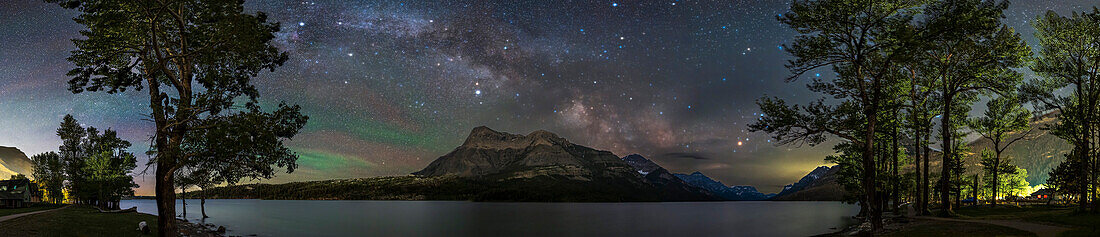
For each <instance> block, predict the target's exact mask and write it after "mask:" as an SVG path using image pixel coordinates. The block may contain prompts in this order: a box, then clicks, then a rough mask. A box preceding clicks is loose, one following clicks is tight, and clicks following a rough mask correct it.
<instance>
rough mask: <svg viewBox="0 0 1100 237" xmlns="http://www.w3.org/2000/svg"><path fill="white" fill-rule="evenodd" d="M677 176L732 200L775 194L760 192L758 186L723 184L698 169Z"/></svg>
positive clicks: (754, 198) (759, 198)
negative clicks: (757, 189)
mask: <svg viewBox="0 0 1100 237" xmlns="http://www.w3.org/2000/svg"><path fill="white" fill-rule="evenodd" d="M676 177H677V178H680V179H682V180H684V181H686V182H687V183H690V184H692V185H694V186H696V187H700V188H703V189H706V190H709V191H711V192H713V193H715V194H717V195H718V196H720V197H722V198H723V199H726V200H731V201H759V200H765V199H768V198H771V197H772V196H775V194H774V193H771V194H763V193H760V192H759V191H756V187H753V186H726V185H725V184H722V182H718V181H716V180H714V179H711V178H710V177H707V176H706V175H703V173H700V172H698V171H696V172H694V173H691V174H676Z"/></svg>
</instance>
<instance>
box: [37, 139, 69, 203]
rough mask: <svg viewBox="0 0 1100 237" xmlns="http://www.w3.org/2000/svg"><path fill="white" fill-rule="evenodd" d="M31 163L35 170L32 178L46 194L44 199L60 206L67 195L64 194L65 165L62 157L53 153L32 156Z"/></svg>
mask: <svg viewBox="0 0 1100 237" xmlns="http://www.w3.org/2000/svg"><path fill="white" fill-rule="evenodd" d="M31 161H32V162H33V166H32V168H33V169H34V174H33V175H32V176H34V179H35V182H37V183H38V185H39V186H40V189H41V190H42V191H43V192H44V195H43V197H45V198H46V201H49V202H52V203H55V204H60V203H61V202H62V201H64V200H65V193H64V192H62V190H63V189H64V188H65V187H64V184H65V165H64V163H63V162H62V160H61V155H58V154H57V152H52V151H51V152H46V153H42V154H37V155H34V156H31Z"/></svg>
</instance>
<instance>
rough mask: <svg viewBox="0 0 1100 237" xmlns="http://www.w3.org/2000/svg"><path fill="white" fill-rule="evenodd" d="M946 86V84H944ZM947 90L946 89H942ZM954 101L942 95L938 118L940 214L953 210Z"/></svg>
mask: <svg viewBox="0 0 1100 237" xmlns="http://www.w3.org/2000/svg"><path fill="white" fill-rule="evenodd" d="M945 87H946V85H945ZM944 91H947V90H944ZM953 102H954V101H953V100H952V98H951V95H949V94H948V95H944V99H943V118H940V134H941V136H943V164H940V167H941V170H940V210H941V213H940V215H941V216H954V215H955V211H954V210H953V209H952V208H951V190H952V188H951V181H952V180H951V168H950V167H951V162H952V159H955V157H954V153H955V152H954V149H953V148H954V147H953V146H952V144H951V139H952V138H953V136H954V132H953V131H951V130H952V129H951V115H952V113H951V104H952V103H953Z"/></svg>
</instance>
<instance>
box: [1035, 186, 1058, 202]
mask: <svg viewBox="0 0 1100 237" xmlns="http://www.w3.org/2000/svg"><path fill="white" fill-rule="evenodd" d="M1030 197H1031V198H1034V199H1039V200H1043V199H1048V198H1052V197H1054V190H1051V189H1049V188H1044V189H1039V191H1035V192H1034V193H1031V196H1030Z"/></svg>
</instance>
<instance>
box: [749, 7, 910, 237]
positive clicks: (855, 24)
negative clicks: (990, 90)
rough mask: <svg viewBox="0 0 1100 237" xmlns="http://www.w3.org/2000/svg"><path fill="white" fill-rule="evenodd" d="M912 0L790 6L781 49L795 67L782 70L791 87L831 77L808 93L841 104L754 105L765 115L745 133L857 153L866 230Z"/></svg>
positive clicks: (876, 215) (874, 217)
mask: <svg viewBox="0 0 1100 237" xmlns="http://www.w3.org/2000/svg"><path fill="white" fill-rule="evenodd" d="M921 2H922V1H919V0H806V1H801V0H800V1H793V2H792V3H791V5H790V12H787V13H785V14H783V15H781V16H780V17H779V20H780V21H781V22H782V23H783V24H785V25H787V26H789V27H791V28H792V29H795V30H796V31H797V32H798V33H799V35H798V36H797V37H796V38H795V40H794V44H793V45H789V46H787V47H785V49H786V50H787V52H788V53H790V54H791V55H792V56H794V58H795V59H794V60H790V61H788V63H787V68H788V69H790V70H791V72H792V73H793V75H792V76H791V77H789V78H787V80H788V81H793V80H796V79H798V78H800V77H802V76H803V75H804V74H805V73H808V72H811V71H814V70H819V69H823V68H831V69H833V71H834V72H835V77H833V78H834V79H832V80H816V79H815V80H814V81H813V82H812V83H810V89H811V90H812V91H814V92H818V93H823V94H826V95H828V96H829V97H832V98H836V99H839V100H841V101H840V102H839V103H838V104H826V103H825V102H824V100H819V101H816V102H813V103H810V105H808V106H804V107H803V106H797V105H795V106H789V105H787V104H786V103H785V102H784V101H783V100H781V99H778V98H763V99H761V100H760V101H758V102H757V103H758V104H759V105H760V107H761V110H762V111H763V112H764V113H765V114H766V115H767V116H765V117H764V118H763V119H761V120H760V121H758V122H757V123H755V124H752V125H750V128H751V129H752V130H753V131H765V132H768V133H771V134H773V136H774V137H775V138H776V140H778V141H780V143H781V144H790V143H794V142H806V143H809V144H811V145H813V144H817V143H819V142H822V141H823V140H824V139H825V135H826V134H833V135H836V136H839V137H841V138H843V139H845V140H847V141H848V142H850V143H852V144H855V145H857V146H859V147H860V149H861V150H862V151H861V154H860V156H861V158H860V159H861V161H860V163H861V164H860V165H861V166H862V172H861V173H860V174H861V175H862V177H860V178H861V180H862V181H861V182H862V184H861V186H862V188H863V189H864V192H863V198H861V199H862V200H861V202H864V203H868V204H870V205H863V206H864V207H865V208H869V210H868V211H867V212H866V213H868V214H869V217H870V218H869V219H870V222H871V226H872V229H875V230H878V229H881V228H882V210H881V209H879V207H878V205H879V201H880V200H879V199H880V197H879V195H878V192H879V191H880V190H878V188H877V182H878V180H877V178H876V175H877V173H878V170H877V169H876V162H875V160H876V155H875V152H876V147H875V144H877V143H876V141H875V137H876V136H878V135H879V134H878V132H879V131H878V128H879V126H880V122H879V121H878V120H879V116H880V114H881V113H882V112H883V106H884V103H885V101H886V100H887V99H889V98H890V97H891V96H892V95H887V93H886V92H885V91H886V89H887V88H889V87H891V86H892V85H893V84H895V83H896V81H897V80H896V78H895V75H892V74H895V73H896V72H895V71H893V69H894V67H895V66H896V65H895V64H896V63H897V61H898V60H899V58H900V57H899V53H898V52H899V51H900V50H902V49H903V48H904V47H903V42H905V40H899V38H903V37H905V36H906V35H907V34H906V33H908V31H907V30H909V29H910V27H909V22H910V21H912V19H913V15H914V14H915V10H916V8H917V7H918V6H920V4H921Z"/></svg>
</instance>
